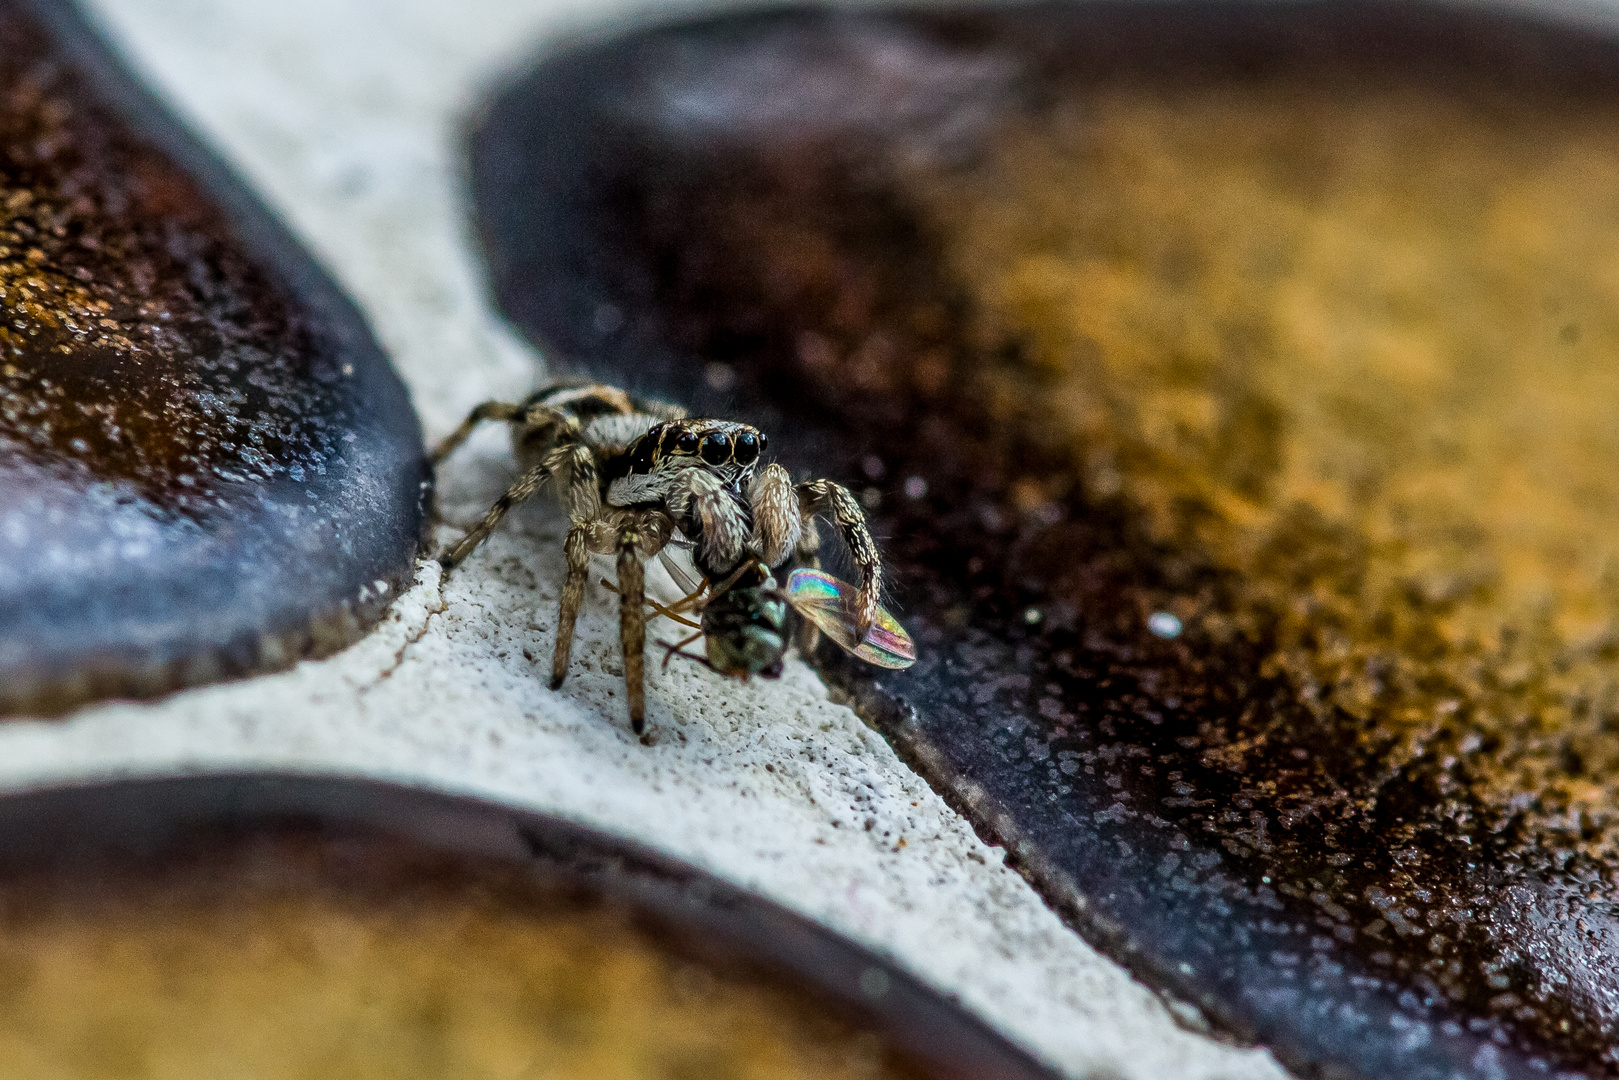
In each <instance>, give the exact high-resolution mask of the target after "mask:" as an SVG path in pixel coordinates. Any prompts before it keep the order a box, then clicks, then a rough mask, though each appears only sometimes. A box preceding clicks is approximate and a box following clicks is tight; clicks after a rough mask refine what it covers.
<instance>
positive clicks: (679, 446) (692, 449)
mask: <svg viewBox="0 0 1619 1080" xmlns="http://www.w3.org/2000/svg"><path fill="white" fill-rule="evenodd" d="M675 453H677V454H695V453H697V432H695V431H682V432H681V433H680V435H679V437H678V438H676V439H675Z"/></svg>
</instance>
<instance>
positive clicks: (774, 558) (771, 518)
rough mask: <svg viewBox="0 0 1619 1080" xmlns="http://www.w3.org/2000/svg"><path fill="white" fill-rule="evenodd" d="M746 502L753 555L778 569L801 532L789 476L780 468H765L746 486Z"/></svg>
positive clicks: (800, 517)
mask: <svg viewBox="0 0 1619 1080" xmlns="http://www.w3.org/2000/svg"><path fill="white" fill-rule="evenodd" d="M748 503H749V505H750V506H752V507H753V537H752V540H751V546H752V547H753V552H754V554H755V555H757V556H759V558H760V560H761V561H763V562H764V564H765V565H766V566H772V567H774V566H780V565H781V564H782V563H784V562H786V561H787V557H788V556H789V555H791V554H792V553H793V552H794V551H795V550H796V549H797V548H798V541H799V537H800V536H801V535H802V534H803V530H804V512H803V510H802V508H801V507H800V506H799V504H798V494H797V493H796V492H795V491H794V490H793V480H792V477H791V476H789V475H788V474H787V470H786V469H784V468H782V467H781V466H780V465H777V464H775V463H771V464H769V465H766V466H765V467H764V468H763V469H761V470H760V471H759V475H758V476H756V477H755V478H754V480H753V483H752V484H751V485H749V487H748Z"/></svg>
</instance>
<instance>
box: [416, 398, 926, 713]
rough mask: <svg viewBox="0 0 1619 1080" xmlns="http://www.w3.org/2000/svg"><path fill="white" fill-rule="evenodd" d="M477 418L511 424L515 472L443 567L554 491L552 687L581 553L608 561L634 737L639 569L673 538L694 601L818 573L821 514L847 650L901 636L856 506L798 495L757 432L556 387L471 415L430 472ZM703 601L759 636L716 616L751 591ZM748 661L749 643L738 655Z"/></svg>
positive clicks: (730, 668) (559, 672)
mask: <svg viewBox="0 0 1619 1080" xmlns="http://www.w3.org/2000/svg"><path fill="white" fill-rule="evenodd" d="M485 420H499V421H504V422H506V423H508V424H510V425H511V427H512V442H513V446H514V448H515V450H516V453H517V459H518V464H519V466H520V467H521V469H522V474H521V475H520V476H519V477H518V478H517V480H516V482H514V483H513V484H512V485H511V487H510V488H508V489H507V490H506V493H505V494H503V495H502V496H501V497H500V498H498V499H496V500H495V503H494V505H493V506H491V507H490V508H489V511H488V513H486V514H485V515H484V516H483V520H482V521H480V522H479V523H478V524H477V525H475V526H474V527H473V528H472V529H470V530H469V531H468V532H467V534H466V535H465V536H463V537H462V538H461V539H460V540H459V541H457V542H456V543H455V544H454V545H453V546H451V547H450V548H449V549H448V550H447V551H445V552H444V554H443V555H442V556H440V558H439V561H440V562H441V563H442V564H443V565H444V567H445V568H446V569H447V570H448V569H452V568H454V567H455V566H456V565H457V564H459V563H460V562H461V561H462V560H464V559H465V558H466V557H467V556H468V555H469V554H471V553H472V550H473V549H474V548H476V547H477V546H478V545H479V544H480V543H482V542H483V540H484V539H485V538H486V537H487V536H488V535H489V533H490V532H491V531H492V530H493V529H494V528H495V526H496V525H498V524H499V523H500V519H501V518H502V517H504V516H505V515H506V512H507V511H508V510H510V509H511V508H512V507H513V506H516V505H517V504H519V503H521V502H523V501H525V500H527V499H528V498H530V497H531V496H533V495H534V494H535V493H536V492H538V491H539V489H540V488H541V487H542V486H543V485H544V484H546V483H547V482H548V481H549V482H550V483H552V485H553V486H554V489H555V491H556V492H557V494H558V497H559V499H560V500H561V502H562V505H563V508H564V509H565V510H566V511H567V514H568V518H569V521H570V526H569V529H568V536H567V539H566V540H565V541H564V544H563V550H564V554H565V556H566V558H567V565H568V572H567V578H566V580H565V581H564V583H563V586H562V603H561V612H560V615H559V617H558V620H557V637H556V647H555V650H554V652H553V654H552V660H551V685H552V687H553V688H555V687H557V686H560V685H561V683H562V680H563V679H564V678H566V677H567V673H568V657H569V654H570V652H571V651H572V646H573V630H574V623H575V621H576V619H577V618H578V615H579V606H580V604H581V602H582V601H583V599H584V591H585V579H586V577H587V575H588V573H589V569H590V556H591V554H592V553H595V554H603V555H616V556H617V561H618V587H617V591H618V593H619V596H620V608H619V612H620V614H619V636H620V639H621V642H622V645H623V649H624V682H625V689H626V694H627V697H628V699H629V712H630V723H631V726H633V727H634V729H635V732H636V734H638V735H639V734H642V733H643V732H644V730H645V725H646V698H645V691H644V689H643V679H644V667H645V649H646V617H647V616H646V603H645V572H644V566H643V563H644V562H645V560H647V559H650V558H652V557H654V556H656V555H659V554H661V553H663V551H664V548H665V547H666V546H667V545H668V544H669V543H670V542H671V541H673V540H683V541H684V542H687V543H689V545H690V553H691V559H692V563H693V565H694V566H695V567H696V568H697V570H698V572H699V573H701V574H702V575H703V576H704V578H705V582H704V587H703V588H700V589H699V590H698V591H699V592H703V591H704V589H706V586H707V585H708V583H723V582H736V581H737V578H738V576H739V575H752V576H758V574H764V575H765V577H766V578H768V573H767V571H769V570H770V569H773V568H776V567H780V566H783V565H784V564H786V563H788V562H790V561H791V562H795V563H797V564H799V565H804V566H815V565H818V562H817V549H818V547H819V544H820V537H819V535H818V533H817V531H816V525H815V518H816V516H817V515H821V514H824V515H825V516H827V517H828V518H830V519H831V521H832V522H833V524H835V525H836V526H837V528H838V532H839V534H840V535H841V536H842V537H843V541H844V543H845V545H847V547H848V549H849V554H850V556H851V558H852V560H853V562H854V565H855V567H856V569H857V570H858V572H859V578H860V581H859V584H858V586H844V585H842V583H840V582H836V581H835V579H830V578H828V579H826V580H828V581H831V582H832V583H833V585H834V586H842V589H843V590H844V591H845V593H846V594H847V595H845V596H843V597H841V600H842V603H843V607H842V612H843V614H842V615H841V618H842V620H843V622H844V623H845V624H846V625H847V629H848V631H849V634H848V636H849V637H850V638H851V639H852V641H853V643H854V644H853V645H849V644H845V645H844V647H845V648H849V649H851V651H853V649H854V647H855V646H856V645H859V644H860V643H861V642H862V641H864V639H865V637H866V635H867V632H868V631H869V630H870V629H871V628H872V626H873V625H874V624H877V623H879V620H881V621H882V623H883V625H890V624H891V625H894V626H895V628H896V629H897V624H893V623H892V619H891V618H890V617H888V616H887V614H886V612H882V610H881V608H880V607H879V606H878V601H879V596H880V594H881V591H882V562H881V559H880V558H879V557H878V554H877V545H876V544H875V543H874V542H873V541H872V538H871V532H870V530H869V529H868V528H867V527H866V518H865V514H864V513H862V511H861V509H860V504H859V502H857V501H856V500H855V498H854V496H853V495H851V494H850V493H849V491H848V489H847V488H845V487H843V486H842V485H841V484H837V483H834V482H833V481H831V480H808V481H805V482H803V483H800V484H794V483H793V482H792V479H791V477H790V476H789V475H788V473H787V470H786V469H784V468H783V467H782V466H780V465H778V464H775V463H769V464H766V463H765V462H764V460H763V455H764V453H765V450H766V448H767V445H768V444H767V440H766V438H765V435H764V433H763V432H761V431H759V430H758V429H757V428H754V427H750V426H749V425H747V424H741V423H737V422H735V421H731V420H713V419H698V418H695V417H688V416H686V415H685V411H684V410H683V409H681V408H680V407H679V406H676V405H671V404H668V403H665V402H661V401H653V400H649V399H645V398H639V397H635V396H632V395H630V394H628V393H626V392H625V391H623V390H620V389H618V388H617V387H613V386H606V385H602V384H599V383H579V382H564V383H554V384H552V385H550V386H547V387H544V388H542V389H540V390H537V391H535V392H534V393H533V394H531V395H530V396H529V397H528V398H527V399H526V400H525V401H523V402H521V403H518V404H508V403H505V402H498V401H491V402H485V403H484V404H482V405H479V406H478V407H477V408H475V409H473V410H472V412H471V414H470V415H469V416H468V417H467V418H466V420H465V421H463V422H462V424H461V426H460V427H458V428H457V429H456V430H455V431H454V432H452V433H451V434H450V436H449V437H448V438H446V439H445V440H444V441H443V442H442V443H440V444H439V445H438V446H437V447H435V448H434V450H433V452H432V460H433V463H434V464H435V465H436V464H438V463H439V462H440V461H442V460H444V458H445V457H447V456H448V455H449V454H450V453H451V452H452V451H454V450H455V449H456V447H458V446H460V445H461V444H462V443H463V442H465V441H466V438H467V436H469V435H470V434H471V433H472V431H473V429H475V428H476V427H477V426H478V425H479V424H480V423H482V422H483V421H485ZM754 566H758V567H759V568H760V569H759V571H758V572H757V573H754V572H753V571H752V570H750V569H749V568H751V567H754ZM823 577H824V575H823ZM748 584H750V585H752V587H753V588H755V589H757V588H758V587H759V585H757V584H755V583H752V582H749V583H748ZM770 586H771V587H772V588H773V587H774V582H773V581H771V582H770ZM708 600H709V602H708V603H704V598H703V597H700V596H695V595H694V596H693V597H688V598H687V603H686V604H685V605H684V607H685V608H686V609H694V608H697V607H702V608H703V609H704V611H705V614H706V615H707V616H708V617H707V618H706V619H705V627H706V626H709V625H711V626H712V627H713V628H714V629H713V630H711V632H717V633H720V634H724V635H726V636H727V640H729V641H731V643H732V644H734V645H735V646H736V647H737V649H739V650H741V649H742V648H743V647H744V646H746V645H748V642H747V641H745V640H744V638H746V637H748V636H749V635H756V634H757V633H758V630H759V622H758V619H749V618H742V617H737V618H725V617H722V615H723V613H724V612H726V611H727V610H729V609H734V608H735V607H736V606H737V605H738V604H740V603H742V602H744V601H746V602H748V603H756V602H760V601H759V600H758V598H756V597H755V594H754V593H749V592H744V591H743V590H742V589H728V590H726V591H725V592H724V593H723V595H721V594H716V595H715V596H714V597H711V598H708ZM716 604H717V606H714V607H713V611H712V612H711V613H710V612H708V610H707V609H708V607H710V606H713V605H716ZM654 607H655V609H656V608H657V606H656V605H654ZM659 610H664V611H666V612H667V611H668V609H659ZM676 610H680V607H678V606H677V608H676ZM776 621H777V622H779V621H780V620H779V619H778V620H776ZM901 633H903V631H901ZM840 644H843V642H840ZM782 647H784V645H783V646H782ZM765 651H766V652H768V651H769V649H768V648H767V649H766V650H765ZM780 651H781V649H780V648H777V649H776V650H775V656H774V657H770V656H765V655H763V654H759V657H758V660H757V661H756V662H749V663H746V664H741V663H739V664H733V665H727V668H726V669H725V671H724V673H726V674H747V673H749V672H750V671H751V672H752V673H758V674H770V673H771V671H772V670H774V671H777V672H779V670H780V663H779V660H780ZM754 653H758V648H757V647H756V646H755V647H754V648H753V652H752V653H748V654H747V655H750V656H751V655H753V654H754ZM857 655H858V654H857Z"/></svg>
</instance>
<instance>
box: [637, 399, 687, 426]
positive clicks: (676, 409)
mask: <svg viewBox="0 0 1619 1080" xmlns="http://www.w3.org/2000/svg"><path fill="white" fill-rule="evenodd" d="M630 401H631V402H632V403H633V404H634V406H635V411H636V412H639V413H646V414H647V415H648V416H655V417H657V418H658V419H659V420H684V419H685V418H686V410H685V408H684V407H683V406H680V405H676V404H674V403H673V402H669V401H659V400H658V399H657V398H643V397H632V398H631V399H630Z"/></svg>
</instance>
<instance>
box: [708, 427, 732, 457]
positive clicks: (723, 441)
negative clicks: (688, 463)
mask: <svg viewBox="0 0 1619 1080" xmlns="http://www.w3.org/2000/svg"><path fill="white" fill-rule="evenodd" d="M702 454H703V460H704V461H706V462H708V463H709V464H710V465H723V464H725V461H726V459H727V458H729V457H730V456H731V440H730V439H727V438H726V437H725V436H724V435H720V434H718V433H716V434H713V435H704V436H703V450H702Z"/></svg>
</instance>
